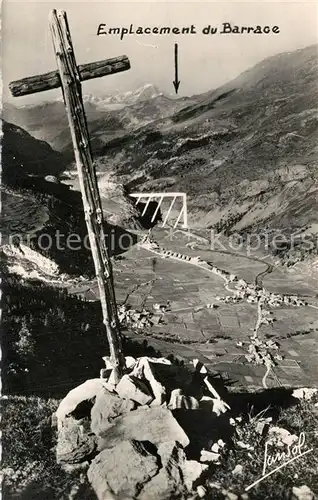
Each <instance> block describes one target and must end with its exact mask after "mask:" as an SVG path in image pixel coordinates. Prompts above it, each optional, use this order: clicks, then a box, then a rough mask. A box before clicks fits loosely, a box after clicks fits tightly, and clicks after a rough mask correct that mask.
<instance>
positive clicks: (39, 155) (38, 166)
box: [2, 120, 68, 184]
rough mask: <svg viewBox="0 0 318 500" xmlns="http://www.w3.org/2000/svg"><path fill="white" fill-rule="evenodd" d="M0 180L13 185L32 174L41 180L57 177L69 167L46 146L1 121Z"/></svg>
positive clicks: (44, 143) (65, 160)
mask: <svg viewBox="0 0 318 500" xmlns="http://www.w3.org/2000/svg"><path fill="white" fill-rule="evenodd" d="M2 123H3V127H2V130H3V142H2V180H3V182H5V183H9V184H12V183H15V182H18V179H20V180H21V179H22V178H23V177H25V176H27V175H29V174H32V175H37V176H40V177H45V176H46V175H49V174H51V175H58V174H60V173H62V172H63V171H64V170H65V168H66V167H67V165H68V162H67V159H66V158H65V156H64V155H62V154H61V153H59V152H58V151H54V150H53V149H52V148H51V146H50V145H49V144H47V143H46V142H44V141H39V140H38V139H35V138H34V137H32V135H30V134H29V133H28V132H26V131H25V130H23V129H22V128H21V127H18V126H16V125H13V124H12V123H8V122H6V121H4V120H3V122H2Z"/></svg>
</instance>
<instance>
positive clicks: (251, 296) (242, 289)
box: [142, 237, 307, 307]
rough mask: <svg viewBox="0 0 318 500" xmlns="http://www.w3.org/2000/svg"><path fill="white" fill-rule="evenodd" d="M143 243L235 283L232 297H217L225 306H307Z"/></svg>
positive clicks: (197, 259) (196, 260) (292, 297)
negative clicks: (243, 303)
mask: <svg viewBox="0 0 318 500" xmlns="http://www.w3.org/2000/svg"><path fill="white" fill-rule="evenodd" d="M142 243H143V246H145V247H146V248H149V249H151V250H153V251H155V252H157V253H159V254H160V255H162V256H164V257H172V258H174V259H178V260H183V261H188V262H189V263H190V264H193V265H197V266H199V267H202V268H203V269H206V270H207V271H210V272H212V273H213V274H216V275H218V276H220V277H221V278H223V279H224V280H225V282H226V286H227V285H229V284H230V283H233V285H234V289H231V292H232V293H233V295H232V296H231V295H228V296H225V297H219V296H217V297H216V300H219V301H222V302H224V303H225V304H227V303H238V302H240V301H241V300H246V301H247V302H249V303H250V304H254V303H255V304H257V303H258V302H260V301H261V302H262V303H266V304H267V305H268V306H269V307H282V306H292V307H300V306H305V305H307V302H305V301H304V300H302V299H300V298H299V297H297V295H283V294H277V293H272V292H269V291H267V290H265V288H261V287H259V286H257V285H252V284H250V283H247V282H246V281H245V280H244V279H238V277H237V276H235V274H233V273H229V272H227V271H224V270H223V269H219V268H218V267H216V266H214V265H213V264H210V263H208V262H206V261H204V260H201V259H200V257H198V256H196V257H190V256H189V255H183V254H181V253H178V252H172V251H170V250H166V249H164V248H161V247H159V245H158V243H156V242H155V241H151V240H150V238H149V237H146V238H145V239H144V241H143V242H142Z"/></svg>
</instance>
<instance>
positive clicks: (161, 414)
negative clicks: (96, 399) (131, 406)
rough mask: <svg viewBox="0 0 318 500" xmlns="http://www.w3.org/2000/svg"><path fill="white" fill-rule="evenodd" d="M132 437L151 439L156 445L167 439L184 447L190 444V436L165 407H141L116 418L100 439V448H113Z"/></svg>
mask: <svg viewBox="0 0 318 500" xmlns="http://www.w3.org/2000/svg"><path fill="white" fill-rule="evenodd" d="M131 439H135V440H137V441H150V442H151V443H153V444H155V445H156V446H158V445H160V444H161V443H164V442H166V441H178V442H179V443H180V444H181V445H182V446H184V447H185V446H188V444H189V438H188V436H187V435H186V433H185V432H184V430H183V429H182V427H181V426H180V425H179V424H178V422H177V420H176V419H175V418H174V416H173V415H172V413H171V411H170V410H168V409H167V408H165V407H153V408H145V407H141V408H138V409H137V410H135V411H132V412H130V413H128V414H127V415H123V416H121V417H118V418H116V419H115V420H114V425H113V426H112V427H111V428H110V429H108V430H107V431H106V432H104V433H103V434H102V436H101V438H100V439H99V441H98V449H99V450H103V449H105V448H111V447H112V446H115V445H116V444H118V443H120V442H121V441H126V440H131Z"/></svg>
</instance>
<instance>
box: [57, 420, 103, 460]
mask: <svg viewBox="0 0 318 500" xmlns="http://www.w3.org/2000/svg"><path fill="white" fill-rule="evenodd" d="M96 448H97V439H96V436H94V434H92V433H91V432H90V430H89V422H88V421H87V420H86V419H81V420H75V418H73V417H67V418H65V419H64V421H63V423H62V424H61V426H60V428H59V430H58V434H57V446H56V460H57V462H58V463H68V464H78V463H80V462H84V461H85V460H86V459H88V458H90V457H91V456H92V455H93V454H94V452H95V450H96Z"/></svg>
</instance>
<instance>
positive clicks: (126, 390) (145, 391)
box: [116, 375, 153, 405]
mask: <svg viewBox="0 0 318 500" xmlns="http://www.w3.org/2000/svg"><path fill="white" fill-rule="evenodd" d="M116 392H117V393H118V395H119V396H120V397H121V398H127V399H132V400H133V401H136V403H139V404H141V405H147V404H149V403H151V401H152V400H153V395H152V393H151V390H150V389H149V388H148V386H147V385H146V384H145V382H144V381H143V380H140V379H139V378H137V377H134V376H132V375H124V376H123V377H122V378H121V380H120V382H119V383H118V384H117V386H116Z"/></svg>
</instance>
